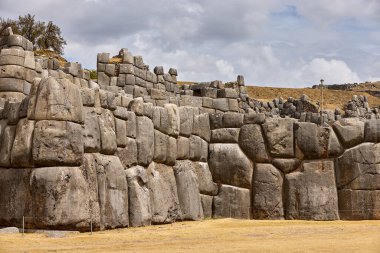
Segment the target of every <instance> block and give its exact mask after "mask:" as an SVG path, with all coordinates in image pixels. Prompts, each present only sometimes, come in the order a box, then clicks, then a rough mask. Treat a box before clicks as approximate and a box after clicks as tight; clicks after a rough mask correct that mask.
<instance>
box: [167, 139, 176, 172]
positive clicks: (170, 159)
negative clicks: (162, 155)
mask: <svg viewBox="0 0 380 253" xmlns="http://www.w3.org/2000/svg"><path fill="white" fill-rule="evenodd" d="M176 159H177V139H175V138H174V137H170V136H169V141H168V147H167V151H166V164H167V165H174V164H175V163H176Z"/></svg>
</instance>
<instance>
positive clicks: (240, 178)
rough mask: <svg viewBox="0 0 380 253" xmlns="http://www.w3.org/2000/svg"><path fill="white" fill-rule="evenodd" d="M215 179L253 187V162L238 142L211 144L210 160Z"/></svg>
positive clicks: (244, 186)
mask: <svg viewBox="0 0 380 253" xmlns="http://www.w3.org/2000/svg"><path fill="white" fill-rule="evenodd" d="M208 164H209V166H210V171H211V174H212V178H213V181H214V182H216V183H221V184H228V185H233V186H237V187H241V188H248V189H251V188H252V174H253V165H252V162H251V161H250V160H249V159H248V158H247V157H246V156H245V154H244V153H243V151H241V149H240V148H239V145H238V144H210V154H209V162H208Z"/></svg>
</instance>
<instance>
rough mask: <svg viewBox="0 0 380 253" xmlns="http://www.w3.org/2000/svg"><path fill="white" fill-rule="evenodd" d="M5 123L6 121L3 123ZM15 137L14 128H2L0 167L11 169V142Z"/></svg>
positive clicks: (5, 126)
mask: <svg viewBox="0 0 380 253" xmlns="http://www.w3.org/2000/svg"><path fill="white" fill-rule="evenodd" d="M4 122H5V123H6V121H4ZM15 135H16V126H9V125H8V126H7V125H6V124H5V125H4V127H3V130H2V135H1V136H0V137H1V145H0V167H5V168H7V167H8V168H9V167H11V154H12V147H13V142H14V139H15Z"/></svg>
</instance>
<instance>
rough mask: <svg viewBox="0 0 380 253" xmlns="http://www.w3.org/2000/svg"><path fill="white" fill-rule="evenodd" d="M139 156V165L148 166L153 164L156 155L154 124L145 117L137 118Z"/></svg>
mask: <svg viewBox="0 0 380 253" xmlns="http://www.w3.org/2000/svg"><path fill="white" fill-rule="evenodd" d="M136 132H137V137H136V143H137V155H138V159H137V160H138V164H139V165H143V166H147V165H149V164H150V163H151V162H152V159H153V155H154V136H153V135H154V127H153V122H152V121H151V120H150V119H149V118H148V117H145V116H139V117H137V131H136Z"/></svg>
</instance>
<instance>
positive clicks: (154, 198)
mask: <svg viewBox="0 0 380 253" xmlns="http://www.w3.org/2000/svg"><path fill="white" fill-rule="evenodd" d="M147 174H148V184H147V185H148V189H149V191H150V205H151V209H152V223H153V224H164V223H172V222H174V221H176V220H178V219H181V208H180V205H179V200H178V193H177V185H176V180H175V177H174V172H173V168H172V167H169V166H165V165H163V164H157V163H151V164H150V165H149V167H148V169H147Z"/></svg>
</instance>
